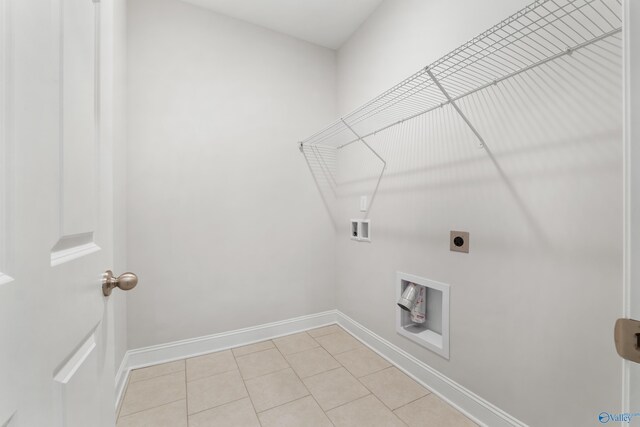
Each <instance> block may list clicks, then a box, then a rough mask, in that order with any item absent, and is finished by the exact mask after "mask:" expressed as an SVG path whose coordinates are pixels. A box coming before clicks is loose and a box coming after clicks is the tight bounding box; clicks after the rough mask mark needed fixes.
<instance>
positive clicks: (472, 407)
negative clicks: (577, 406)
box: [338, 311, 527, 427]
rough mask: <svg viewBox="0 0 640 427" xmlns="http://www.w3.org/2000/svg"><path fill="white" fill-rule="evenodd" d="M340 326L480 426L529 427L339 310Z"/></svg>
mask: <svg viewBox="0 0 640 427" xmlns="http://www.w3.org/2000/svg"><path fill="white" fill-rule="evenodd" d="M338 324H339V325H340V326H342V327H343V328H344V329H346V330H347V331H349V333H351V334H352V335H353V336H354V337H356V338H358V339H359V340H360V341H361V342H362V343H364V344H365V345H367V347H369V348H371V349H372V350H373V351H375V352H376V353H378V354H379V355H381V356H382V357H384V358H385V359H387V360H388V361H389V362H391V363H392V364H394V365H395V366H397V367H398V368H399V369H400V370H402V371H403V372H404V373H405V374H407V375H409V376H410V377H411V378H413V379H414V380H416V381H418V382H419V383H420V384H422V385H423V386H424V387H426V388H427V389H429V390H431V391H432V392H433V393H434V394H436V395H437V396H439V397H440V398H442V399H443V400H444V401H446V402H447V403H449V404H450V405H451V406H453V407H454V408H456V409H457V410H459V411H460V412H462V413H463V414H465V415H466V416H467V417H469V418H471V419H472V420H473V421H475V422H476V423H478V424H479V425H481V426H491V427H511V426H517V427H527V425H526V424H525V423H523V422H522V421H520V420H518V419H516V418H515V417H513V416H511V415H509V414H508V413H506V412H504V411H503V410H502V409H500V408H498V407H497V406H495V405H493V404H491V403H490V402H487V401H486V400H484V399H483V398H481V397H480V396H478V395H477V394H475V393H473V392H472V391H470V390H468V389H466V388H464V387H463V386H461V385H460V384H458V383H456V382H455V381H453V380H452V379H450V378H448V377H446V376H445V375H443V374H441V373H440V372H438V371H436V370H435V369H433V368H432V367H430V366H429V365H427V364H426V363H424V362H422V361H420V360H418V359H416V358H415V357H413V356H412V355H410V354H409V353H407V352H406V351H404V350H402V349H401V348H399V347H397V346H396V345H394V344H392V343H390V342H389V341H387V340H385V339H384V338H382V337H380V336H379V335H376V334H375V333H373V332H371V331H370V330H369V329H367V328H365V327H364V326H362V325H361V324H360V323H358V322H356V321H355V320H353V319H352V318H350V317H349V316H347V315H346V314H344V313H342V312H339V311H338Z"/></svg>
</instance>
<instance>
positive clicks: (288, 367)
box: [240, 359, 293, 382]
mask: <svg viewBox="0 0 640 427" xmlns="http://www.w3.org/2000/svg"><path fill="white" fill-rule="evenodd" d="M285 361H286V359H285ZM287 363H288V362H287ZM287 369H291V370H292V371H293V368H292V367H291V366H287V367H286V368H282V369H278V370H277V371H273V372H269V373H268V374H264V375H260V376H259V377H251V378H247V379H246V380H245V379H244V378H242V382H245V381H253V380H256V379H258V378H262V377H266V376H267V375H271V374H277V373H278V372H282V371H286V370H287ZM240 377H242V373H240Z"/></svg>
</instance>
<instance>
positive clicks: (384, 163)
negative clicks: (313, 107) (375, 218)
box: [340, 118, 387, 216]
mask: <svg viewBox="0 0 640 427" xmlns="http://www.w3.org/2000/svg"><path fill="white" fill-rule="evenodd" d="M340 120H341V121H342V123H343V124H344V125H345V126H346V127H347V129H349V130H350V131H351V132H352V133H353V134H354V135H355V136H356V138H358V140H359V141H360V142H362V143H363V144H364V146H365V147H367V148H368V149H369V151H371V152H372V153H373V154H374V155H375V156H376V157H377V158H378V159H380V161H381V162H382V170H381V171H380V176H378V182H376V187H375V188H374V189H373V193H372V194H371V201H370V202H369V206H368V207H367V214H368V213H369V211H370V210H371V206H372V205H373V201H374V199H375V198H376V194H378V188H379V187H380V181H382V175H384V170H385V169H386V168H387V162H386V160H385V159H383V158H382V156H381V155H380V154H378V152H377V151H376V150H374V149H373V148H371V146H370V145H369V144H367V141H365V140H364V138H363V137H361V136H360V135H359V134H358V132H356V131H355V130H354V129H353V128H352V127H351V126H349V124H348V123H347V122H346V121H345V120H344V119H343V118H340ZM365 216H366V215H365Z"/></svg>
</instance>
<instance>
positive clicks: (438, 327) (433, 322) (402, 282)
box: [395, 272, 449, 359]
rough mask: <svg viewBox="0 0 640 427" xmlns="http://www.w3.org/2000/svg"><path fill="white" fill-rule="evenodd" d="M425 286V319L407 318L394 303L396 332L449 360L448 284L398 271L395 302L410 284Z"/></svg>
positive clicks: (406, 313) (405, 312)
mask: <svg viewBox="0 0 640 427" xmlns="http://www.w3.org/2000/svg"><path fill="white" fill-rule="evenodd" d="M410 283H414V284H416V285H418V286H423V287H425V288H426V300H427V308H426V316H425V317H426V320H425V322H424V323H415V322H413V321H411V313H410V312H408V311H406V310H403V309H401V308H400V307H398V306H397V305H396V331H397V332H398V333H399V334H400V335H402V336H404V337H406V338H409V339H410V340H411V341H414V342H416V343H418V344H420V345H421V346H423V347H425V348H427V349H429V350H431V351H433V352H434V353H437V354H439V355H440V356H442V357H444V358H446V359H449V285H447V284H445V283H440V282H436V281H434V280H429V279H425V278H423V277H418V276H414V275H412V274H406V273H402V272H398V273H397V274H396V283H395V287H396V301H398V300H399V299H400V296H401V295H402V292H404V290H405V288H406V287H407V286H408V285H409V284H410Z"/></svg>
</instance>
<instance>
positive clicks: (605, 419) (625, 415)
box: [598, 412, 640, 424]
mask: <svg viewBox="0 0 640 427" xmlns="http://www.w3.org/2000/svg"><path fill="white" fill-rule="evenodd" d="M633 417H640V412H621V413H618V414H612V413H610V412H600V413H599V414H598V421H600V423H601V424H607V423H630V422H631V420H632V419H633Z"/></svg>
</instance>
